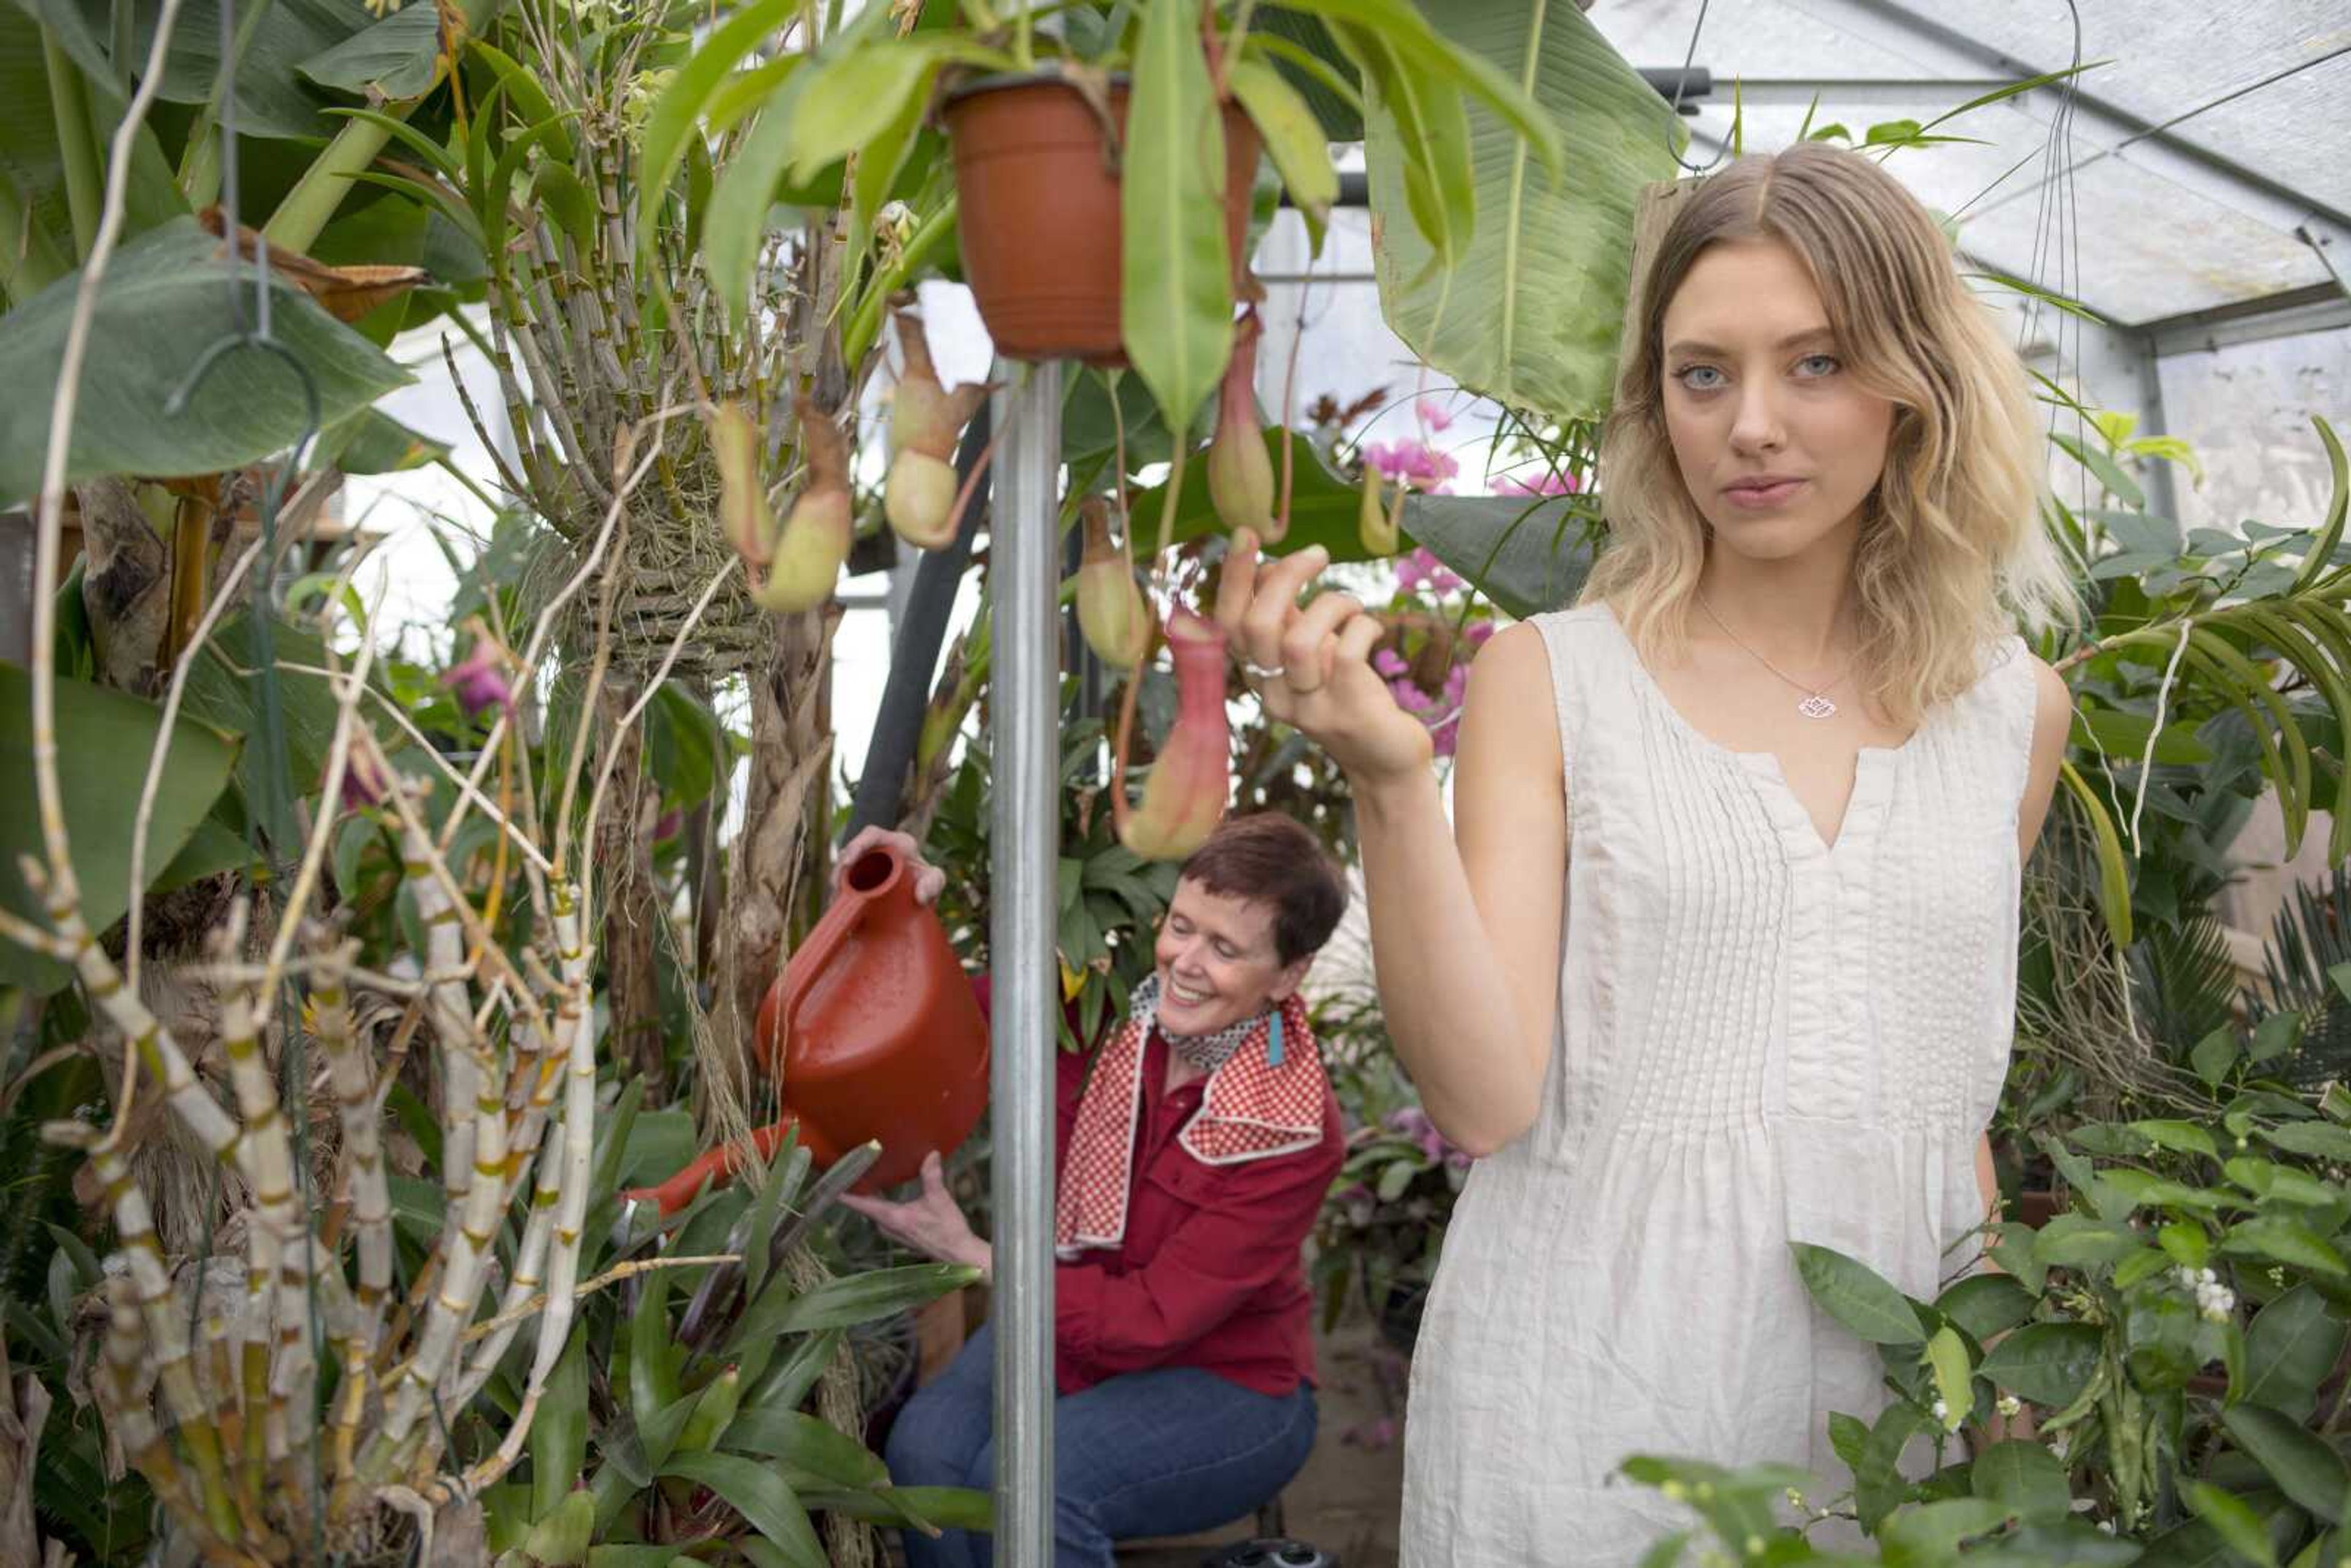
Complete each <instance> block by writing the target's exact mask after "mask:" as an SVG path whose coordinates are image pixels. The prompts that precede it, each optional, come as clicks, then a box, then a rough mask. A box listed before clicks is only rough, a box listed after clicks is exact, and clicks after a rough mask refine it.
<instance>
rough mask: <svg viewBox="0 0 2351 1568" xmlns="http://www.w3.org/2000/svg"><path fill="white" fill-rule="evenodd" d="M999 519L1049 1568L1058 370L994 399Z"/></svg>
mask: <svg viewBox="0 0 2351 1568" xmlns="http://www.w3.org/2000/svg"><path fill="white" fill-rule="evenodd" d="M995 417H996V428H997V430H998V433H999V434H998V442H999V446H1000V451H999V455H998V458H997V461H996V473H995V476H994V481H995V486H996V490H995V494H996V505H995V506H994V507H993V508H992V509H991V511H990V514H989V541H990V542H989V549H990V562H991V570H990V571H989V574H988V576H989V585H988V586H989V591H990V594H991V597H992V600H993V604H994V608H993V611H992V614H993V616H994V620H993V622H992V623H991V624H992V627H993V634H992V635H993V643H994V658H995V670H994V681H993V684H994V686H995V696H994V700H993V702H992V703H991V705H990V709H989V712H990V720H989V723H990V729H991V737H992V739H993V742H994V744H993V747H992V748H991V751H990V757H991V758H992V759H993V761H994V763H995V779H994V789H995V800H994V801H993V816H992V819H991V822H992V826H991V830H990V834H989V838H990V842H991V844H992V849H991V852H990V856H989V860H990V865H989V871H990V874H991V876H992V877H993V887H992V894H993V897H992V904H993V906H994V913H993V915H992V917H991V921H990V925H989V927H988V953H989V973H990V975H991V977H992V978H993V987H992V993H991V994H992V998H993V1000H992V1004H991V1009H992V1015H993V1016H992V1017H991V1018H990V1019H989V1026H990V1032H991V1036H992V1040H993V1055H994V1060H993V1062H992V1064H991V1066H990V1069H989V1071H990V1073H991V1083H990V1092H991V1113H990V1115H991V1126H992V1128H993V1137H994V1151H993V1166H994V1184H995V1185H994V1199H995V1203H994V1213H995V1216H996V1235H995V1257H996V1295H995V1307H994V1319H995V1324H996V1561H997V1562H998V1563H1002V1564H1004V1565H1005V1568H1050V1564H1051V1563H1052V1561H1053V1491H1052V1486H1053V1053H1054V1049H1055V1045H1056V1040H1057V1035H1058V1031H1057V1030H1055V1028H1054V1017H1055V1013H1056V1010H1057V1009H1058V1008H1059V1007H1060V1004H1061V988H1060V985H1059V983H1058V981H1059V974H1058V971H1057V967H1056V965H1055V963H1054V958H1053V927H1054V907H1053V871H1054V864H1055V862H1056V861H1057V860H1058V859H1059V857H1060V853H1061V846H1060V842H1059V841H1060V837H1061V832H1060V828H1061V817H1060V812H1059V810H1058V809H1057V803H1056V801H1055V800H1054V782H1055V778H1056V775H1057V773H1058V771H1059V768H1058V764H1059V762H1060V747H1059V746H1058V745H1057V744H1056V732H1057V729H1058V727H1059V723H1060V718H1061V714H1060V708H1061V639H1060V637H1059V636H1058V634H1057V633H1058V631H1059V628H1060V624H1061V618H1060V616H1059V615H1058V614H1057V613H1056V612H1055V599H1056V594H1055V590H1056V589H1057V588H1058V587H1059V585H1060V583H1059V579H1060V572H1059V570H1058V569H1059V564H1060V556H1061V550H1060V548H1059V547H1060V543H1061V540H1060V529H1059V528H1057V527H1056V524H1057V523H1058V521H1059V518H1060V514H1061V507H1060V497H1059V494H1058V492H1059V489H1060V484H1059V479H1060V473H1061V365H1060V364H1059V363H1058V362H1056V361H1046V362H1044V363H1041V364H1034V365H1030V366H1029V367H1028V375H1027V378H1026V379H1025V380H1024V381H1022V382H1020V383H1019V384H1018V385H1016V386H1014V387H1011V388H1009V389H1008V390H1005V391H1002V392H998V393H996V394H995Z"/></svg>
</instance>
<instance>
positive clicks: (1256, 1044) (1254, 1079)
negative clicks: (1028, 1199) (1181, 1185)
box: [1053, 995, 1328, 1259]
mask: <svg viewBox="0 0 2351 1568" xmlns="http://www.w3.org/2000/svg"><path fill="white" fill-rule="evenodd" d="M1276 1020H1279V1025H1280V1041H1281V1043H1280V1049H1279V1053H1278V1054H1277V1052H1276V1051H1275V1050H1274V1047H1273V1040H1274V1029H1275V1024H1276ZM1149 1041H1150V1023H1149V1020H1148V1019H1146V1018H1144V1017H1142V1016H1138V1015H1136V1014H1130V1015H1129V1016H1128V1018H1127V1019H1126V1021H1125V1022H1124V1023H1123V1024H1121V1025H1120V1026H1119V1029H1118V1031H1117V1032H1116V1033H1114V1034H1113V1035H1112V1036H1111V1038H1110V1039H1109V1040H1108V1041H1106V1042H1105V1043H1104V1044H1103V1046H1102V1055H1101V1058H1100V1059H1099V1060H1098V1061H1095V1063H1094V1067H1093V1072H1092V1077H1091V1078H1090V1080H1089V1081H1088V1082H1087V1084H1086V1092H1085V1097H1084V1098H1083V1099H1082V1100H1081V1101H1080V1102H1079V1104H1078V1117H1077V1124H1076V1125H1075V1126H1074V1127H1073V1128H1072V1129H1071V1134H1070V1152H1069V1157H1068V1159H1067V1160H1066V1161H1065V1162H1064V1163H1063V1165H1062V1167H1061V1193H1060V1195H1059V1199H1058V1201H1057V1202H1056V1203H1055V1205H1054V1213H1053V1248H1054V1250H1055V1251H1056V1252H1057V1253H1059V1254H1060V1255H1061V1257H1062V1258H1064V1259H1068V1258H1072V1257H1075V1256H1076V1255H1077V1254H1078V1253H1079V1252H1081V1251H1082V1250H1083V1249H1087V1248H1115V1247H1118V1246H1120V1245H1121V1244H1123V1242H1124V1240H1125V1239H1126V1216H1127V1186H1128V1184H1129V1183H1130V1182H1131V1181H1132V1180H1133V1179H1134V1136H1135V1128H1136V1125H1137V1124H1138V1123H1139V1121H1140V1120H1141V1116H1142V1108H1143V1062H1144V1056H1145V1054H1146V1052H1145V1051H1144V1046H1145V1045H1147V1044H1148V1043H1149ZM1327 1092H1328V1088H1327V1084H1326V1082H1325V1080H1324V1078H1323V1074H1322V1054H1321V1052H1320V1051H1317V1050H1316V1049H1315V1045H1314V1034H1313V1030H1311V1028H1309V1027H1308V1024H1307V1021H1306V1004H1305V1002H1304V1001H1302V1000H1301V998H1298V997H1297V996H1295V995H1292V996H1290V997H1289V998H1286V999H1285V1000H1284V1001H1283V1002H1282V1003H1281V1005H1280V1007H1279V1008H1277V1009H1272V1010H1270V1011H1269V1012H1267V1013H1266V1014H1264V1015H1263V1016H1262V1017H1260V1018H1259V1019H1257V1020H1256V1022H1255V1024H1254V1025H1253V1027H1252V1028H1251V1030H1250V1031H1249V1038H1248V1039H1247V1040H1244V1041H1243V1042H1242V1043H1241V1046H1240V1048H1239V1049H1238V1050H1237V1051H1234V1052H1233V1054H1232V1055H1231V1056H1230V1057H1229V1058H1228V1059H1227V1061H1226V1062H1225V1064H1224V1065H1223V1066H1221V1067H1219V1068H1217V1070H1216V1071H1214V1072H1211V1073H1210V1074H1209V1075H1208V1081H1207V1084H1206V1086H1205V1087H1204V1088H1203V1089H1202V1090H1201V1092H1200V1109H1199V1110H1198V1111H1197V1112H1196V1113H1194V1114H1193V1116H1192V1119H1191V1120H1190V1121H1188V1122H1186V1124H1184V1130H1183V1131H1182V1132H1181V1133H1179V1134H1176V1141H1177V1142H1178V1143H1180V1144H1181V1145H1183V1147H1184V1151H1185V1152H1186V1154H1188V1155H1191V1156H1192V1157H1193V1158H1194V1159H1196V1160H1198V1161H1199V1162H1200V1163H1201V1164H1203V1165H1209V1166H1230V1165H1241V1164H1245V1163H1246V1162H1248V1161H1250V1160H1263V1159H1271V1158H1274V1157H1275V1156H1277V1155H1287V1154H1294V1153H1296V1152H1298V1151H1299V1150H1301V1149H1310V1148H1312V1147H1313V1146H1314V1145H1317V1144H1319V1143H1321V1142H1322V1105H1323V1100H1324V1097H1325V1095H1326V1094H1327Z"/></svg>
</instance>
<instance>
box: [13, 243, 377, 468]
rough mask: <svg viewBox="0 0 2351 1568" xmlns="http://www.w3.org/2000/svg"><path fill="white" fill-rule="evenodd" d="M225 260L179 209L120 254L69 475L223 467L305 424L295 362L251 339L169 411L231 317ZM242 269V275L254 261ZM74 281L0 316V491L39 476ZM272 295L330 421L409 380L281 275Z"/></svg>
mask: <svg viewBox="0 0 2351 1568" xmlns="http://www.w3.org/2000/svg"><path fill="white" fill-rule="evenodd" d="M227 261H228V252H227V248H226V247H225V246H223V245H222V244H221V243H220V242H219V241H218V240H216V239H214V237H213V236H212V235H208V234H206V233H205V232H204V230H203V229H201V228H199V227H198V226H197V225H196V221H195V220H194V219H193V218H177V219H174V220H173V221H172V222H171V223H168V224H165V225H163V226H162V227H161V228H158V229H155V230H153V231H152V232H151V233H148V234H144V235H140V236H139V237H138V238H137V239H135V240H132V241H131V243H130V244H128V245H126V246H123V247H122V249H121V250H120V252H118V253H117V254H116V256H115V258H114V262H113V265H112V266H111V267H110V268H109V269H108V272H107V276H106V282H105V284H104V286H103V287H101V288H100V289H99V300H98V308H97V310H96V311H95V313H94V316H93V319H92V321H91V324H90V338H89V356H88V358H87V359H86V360H85V361H84V362H83V367H82V384H81V397H80V405H79V408H78V411H77V413H76V417H75V420H74V434H73V444H72V447H71V449H70V451H69V452H68V458H67V465H66V476H67V478H68V481H73V480H79V479H87V478H91V477H94V476H99V475H103V474H140V475H155V476H167V475H179V474H211V473H217V472H219V471H220V470H222V469H225V468H234V467H237V466H240V465H244V464H247V463H252V462H256V461H257V460H259V459H261V458H264V457H266V456H268V455H271V454H272V453H275V452H279V451H282V450H284V449H285V448H287V447H289V446H291V445H292V444H294V443H295V441H296V440H297V439H298V438H299V437H300V436H302V435H303V434H305V432H306V431H307V430H308V423H309V418H308V411H307V410H306V408H305V405H304V401H303V395H302V386H301V382H300V380H299V378H298V376H297V375H296V374H295V371H294V367H293V366H292V365H290V364H288V363H287V361H285V360H284V359H282V358H281V357H279V356H278V355H277V353H274V352H269V351H265V350H258V349H253V348H246V349H240V350H235V351H233V352H231V353H229V354H228V355H226V356H225V358H224V359H223V360H222V361H220V362H219V363H217V364H216V365H215V366H214V369H213V371H212V373H211V375H210V376H209V377H208V378H207V379H206V380H205V382H204V385H203V386H201V387H199V388H197V389H196V392H195V394H194V395H193V397H192V398H191V399H190V400H189V402H188V405H187V407H186V408H185V409H183V410H182V411H181V412H180V413H178V414H177V415H173V414H171V413H167V412H165V403H166V402H167V401H168V400H169V399H170V398H171V396H172V393H173V392H175V391H177V390H178V389H179V388H180V387H181V386H182V385H183V383H184V382H186V381H187V379H188V375H189V372H190V371H193V369H195V367H196V364H197V361H198V360H199V359H200V357H201V356H203V355H204V353H205V352H206V351H207V350H209V349H210V348H211V347H212V346H213V345H214V343H216V342H218V341H219V340H221V339H222V338H224V337H225V336H227V335H228V334H230V333H231V332H233V331H235V329H236V326H237V320H236V318H235V315H233V314H232V308H231V303H230V299H229V293H228V284H229V278H228V266H227ZM244 271H245V275H246V277H247V278H248V280H249V279H250V277H251V269H250V268H249V267H248V268H246V269H244ZM79 280H80V275H79V274H78V273H77V274H74V275H72V276H69V277H61V278H59V279H58V280H57V282H55V283H53V284H51V285H50V286H49V287H47V288H45V289H43V290H41V292H40V293H39V294H37V295H36V296H34V297H33V298H31V299H29V300H27V301H26V303H25V305H24V308H21V309H17V310H12V311H10V312H9V313H8V315H7V316H6V317H5V319H0V386H5V387H9V388H13V389H16V393H15V395H12V396H9V397H6V398H0V502H5V501H9V500H18V499H22V498H23V497H27V496H30V495H31V494H32V493H33V492H34V491H35V490H36V489H37V488H38V486H39V483H40V468H41V456H42V451H43V448H44V446H45V445H46V444H47V440H48V427H49V397H48V390H49V389H50V388H51V387H53V386H55V385H56V383H57V365H58V362H59V361H60V360H61V359H62V358H63V355H64V350H65V338H66V328H67V324H68V321H69V320H70V319H71V317H72V315H73V308H74V290H75V288H76V287H77V286H78V283H79ZM272 298H273V300H274V303H275V309H274V314H273V319H272V329H273V331H274V333H275V336H276V340H277V342H278V343H280V344H281V345H283V346H284V348H285V350H286V351H287V353H290V354H292V355H293V356H294V357H295V359H296V360H298V361H300V363H301V365H302V366H303V368H304V369H305V370H307V371H308V373H309V376H310V379H311V380H312V381H313V382H315V383H316V384H317V387H318V392H319V416H320V418H321V419H322V420H323V421H324V422H326V423H330V424H331V423H334V422H335V421H337V420H340V419H343V418H346V417H348V416H349V415H350V414H353V413H358V412H359V411H360V409H362V408H365V407H366V406H367V405H368V404H370V403H371V402H374V401H375V400H376V399H377V398H379V397H381V395H383V394H384V393H385V392H390V391H391V390H392V388H394V387H396V386H400V385H402V384H404V383H405V382H408V381H410V380H411V379H412V378H411V377H410V376H409V374H408V372H407V371H403V370H402V369H401V368H400V367H399V366H398V365H396V364H394V363H393V362H392V361H391V360H390V359H389V358H387V357H386V356H385V355H384V353H383V352H382V350H379V349H378V348H376V347H375V345H374V344H372V343H370V342H369V341H368V340H366V339H364V338H361V337H360V336H359V335H358V334H357V333H355V332H353V331H352V330H351V329H350V328H348V327H345V326H344V325H342V324H341V323H340V322H339V321H337V320H336V319H334V318H333V317H331V316H329V315H328V314H327V313H326V312H325V311H324V310H321V309H319V308H318V306H316V305H314V304H312V303H311V302H310V300H309V299H308V297H306V296H305V295H303V294H302V292H301V291H300V290H299V289H297V288H294V287H290V286H288V285H286V284H284V283H282V282H278V283H276V284H275V287H274V288H273V292H272ZM247 304H248V305H249V304H250V300H248V301H247ZM28 390H29V391H30V392H32V395H26V393H27V392H28Z"/></svg>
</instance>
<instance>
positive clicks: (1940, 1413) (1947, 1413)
mask: <svg viewBox="0 0 2351 1568" xmlns="http://www.w3.org/2000/svg"><path fill="white" fill-rule="evenodd" d="M1934 1409H1935V1419H1936V1420H1938V1421H1940V1422H1942V1423H1943V1424H1944V1425H1946V1426H1949V1424H1950V1420H1951V1408H1950V1406H1948V1405H1946V1404H1944V1403H1943V1402H1942V1401H1941V1400H1939V1399H1938V1400H1936V1401H1935V1406H1934Z"/></svg>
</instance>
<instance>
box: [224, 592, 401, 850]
mask: <svg viewBox="0 0 2351 1568" xmlns="http://www.w3.org/2000/svg"><path fill="white" fill-rule="evenodd" d="M253 630H254V629H253V618H252V612H249V611H238V612H236V613H235V614H234V615H231V616H229V617H228V618H227V619H226V620H225V621H224V622H222V623H221V626H220V628H219V630H218V631H217V632H214V635H213V639H212V641H211V642H209V643H205V644H204V652H203V653H202V654H201V655H200V656H199V657H198V660H197V662H196V664H194V666H193V667H192V668H191V669H190V670H189V672H188V689H187V695H186V697H185V699H184V702H185V706H186V709H187V712H188V713H189V715H190V716H193V717H195V718H200V719H202V720H204V722H205V723H207V724H210V725H212V726H213V727H215V728H218V729H221V730H225V731H226V732H227V733H228V734H231V735H236V736H243V737H247V738H248V739H252V738H257V737H259V736H260V734H261V722H262V716H261V707H260V702H261V687H260V684H259V682H258V681H257V680H256V679H255V678H254V672H255V671H256V670H257V669H258V667H259V658H258V655H257V654H256V653H255V652H254V644H255V642H256V639H255V637H254V635H253ZM270 640H271V649H272V652H273V653H275V654H276V656H277V662H278V664H279V665H280V666H281V667H280V668H279V669H278V671H277V695H278V717H279V719H280V721H281V722H282V723H283V724H284V726H285V738H286V755H285V757H284V758H275V757H270V756H267V755H265V753H264V751H263V748H262V747H259V746H257V745H256V746H251V747H246V750H245V753H244V755H243V756H242V757H241V758H239V759H238V762H237V770H236V777H237V786H238V788H239V789H242V790H243V791H244V793H245V799H246V801H247V802H248V803H254V802H258V801H261V800H266V799H268V791H269V789H270V779H268V778H267V777H266V773H267V771H268V770H269V769H272V768H277V767H278V766H281V765H282V766H283V767H284V768H285V769H286V779H287V783H288V786H289V788H290V789H291V791H292V793H293V794H294V795H297V796H299V795H307V794H309V793H311V792H313V791H315V790H316V789H318V787H319V781H320V780H321V779H323V778H324V777H325V776H326V770H327V752H328V749H329V747H332V746H333V745H334V740H335V725H336V722H337V720H338V719H339V717H340V711H341V710H340V706H339V705H338V704H337V703H336V701H335V695H334V690H333V688H332V687H331V686H329V685H328V682H327V678H326V677H325V676H323V675H312V674H303V673H301V672H299V671H296V670H289V669H286V668H283V667H282V666H284V665H286V664H307V665H309V666H310V667H311V668H313V669H319V668H323V667H324V666H325V664H326V662H327V661H326V652H325V648H324V645H323V644H322V643H320V641H319V634H318V633H317V632H314V631H312V630H310V629H309V628H308V627H306V626H302V625H299V624H297V623H295V622H292V621H289V620H287V619H286V618H285V617H283V616H280V617H278V618H277V620H276V621H275V622H273V623H272V624H271V627H270ZM361 716H362V717H364V716H365V712H364V709H362V710H361ZM264 826H265V828H266V826H267V824H266V822H265V824H264ZM280 847H281V849H285V848H287V846H280Z"/></svg>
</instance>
